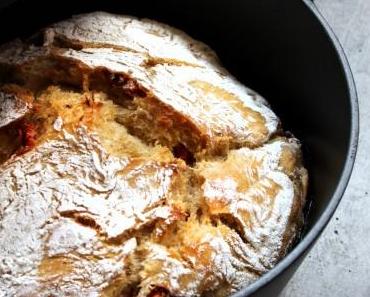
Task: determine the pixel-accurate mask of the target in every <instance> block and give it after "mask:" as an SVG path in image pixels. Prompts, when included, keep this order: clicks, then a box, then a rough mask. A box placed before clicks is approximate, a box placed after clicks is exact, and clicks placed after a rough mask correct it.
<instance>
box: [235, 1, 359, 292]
mask: <svg viewBox="0 0 370 297" xmlns="http://www.w3.org/2000/svg"><path fill="white" fill-rule="evenodd" d="M302 2H303V3H304V5H306V7H307V9H309V11H310V12H311V13H312V14H313V15H314V16H315V17H316V19H317V20H318V21H319V22H320V24H321V26H322V27H323V29H324V31H325V33H326V35H327V37H328V38H329V40H330V41H331V42H332V44H333V46H334V48H335V50H336V53H337V55H338V59H339V62H340V64H341V67H342V70H343V73H344V76H345V79H346V82H347V88H348V90H347V92H348V97H349V98H350V108H351V111H350V112H351V129H350V136H349V146H348V153H347V158H346V162H345V165H344V169H343V171H342V174H341V177H340V179H339V182H338V184H337V187H336V190H335V192H334V194H333V196H332V197H331V199H330V202H329V205H328V206H327V207H326V209H325V210H324V212H323V213H322V214H321V216H320V218H319V219H318V220H317V222H316V223H315V224H314V225H313V227H312V228H311V230H310V231H309V232H307V234H306V235H305V236H304V238H303V239H302V240H301V242H300V243H299V244H298V245H297V246H296V247H295V248H294V249H293V250H292V251H291V252H290V253H289V254H288V255H287V256H286V257H285V258H284V259H283V260H281V261H280V262H279V263H278V264H277V265H276V266H275V267H274V268H273V269H271V270H270V271H269V272H267V273H266V274H265V275H263V276H262V277H261V278H259V279H258V280H257V281H256V282H254V283H253V284H251V285H250V286H248V287H246V288H244V289H242V290H240V291H239V292H238V293H236V294H234V295H232V297H245V296H249V295H251V294H253V293H255V292H256V291H257V290H259V289H260V288H262V287H264V286H266V285H267V284H268V283H270V282H271V281H272V280H273V279H275V278H276V277H277V276H278V275H280V274H281V273H283V272H284V271H285V270H286V269H287V268H288V267H289V266H290V265H292V264H293V263H294V262H295V261H297V260H298V258H299V257H300V256H302V255H303V254H304V252H305V251H307V250H308V249H309V248H310V246H311V245H313V243H314V242H315V241H316V240H317V239H318V237H319V236H320V234H321V232H322V231H323V230H324V228H325V227H326V225H327V224H328V222H329V221H330V219H331V217H332V216H333V214H334V212H335V210H336V209H337V207H338V205H339V202H340V201H341V199H342V197H343V194H344V192H345V190H346V187H347V185H348V182H349V179H350V177H351V173H352V169H353V165H354V162H355V158H356V153H357V146H358V135H359V109H358V98H357V92H356V86H355V82H354V79H353V74H352V71H351V68H350V66H349V63H348V60H347V57H346V55H345V53H344V50H343V48H342V46H341V44H340V42H339V40H338V38H337V36H336V35H335V33H334V32H333V30H332V29H331V27H330V26H329V24H328V22H327V21H326V19H325V18H324V17H323V16H322V14H321V13H320V12H319V10H318V9H317V7H316V5H315V4H314V3H313V2H312V1H311V0H302Z"/></svg>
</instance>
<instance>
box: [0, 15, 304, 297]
mask: <svg viewBox="0 0 370 297" xmlns="http://www.w3.org/2000/svg"><path fill="white" fill-rule="evenodd" d="M40 34H41V37H42V40H43V44H42V45H40V44H33V39H32V38H31V39H30V40H27V41H20V40H16V41H12V42H10V43H8V44H5V45H3V46H2V47H1V48H0V78H1V87H0V164H1V165H0V296H45V297H46V296H103V297H116V296H127V297H128V296H139V297H159V296H184V297H185V296H189V297H190V296H220V297H221V296H228V295H230V294H231V293H233V292H235V291H237V290H238V289H240V288H242V287H244V286H247V285H249V284H251V283H252V282H254V281H255V280H256V279H258V278H259V277H260V276H261V275H263V274H264V273H266V272H267V271H268V270H270V269H271V268H272V267H274V265H275V264H276V263H277V262H278V261H279V260H280V259H282V257H284V256H285V255H286V254H287V252H288V251H289V249H290V247H291V246H292V244H293V242H294V240H295V239H296V238H297V235H298V234H299V232H300V230H301V227H302V224H303V213H302V212H303V207H304V204H305V197H306V190H307V172H306V170H305V168H304V166H303V162H302V156H301V150H300V144H299V141H298V140H297V139H295V138H294V137H292V136H286V135H285V134H284V132H283V131H282V129H281V126H280V122H279V120H278V118H277V116H276V115H275V114H274V113H273V112H272V111H271V109H270V108H269V106H268V104H267V102H266V101H265V100H264V99H263V98H261V97H260V96H259V95H258V94H256V93H255V92H254V91H252V90H250V89H248V88H246V87H245V86H243V85H242V84H241V83H240V82H238V81H237V80H236V79H235V78H234V77H233V76H232V75H230V74H229V73H228V72H227V71H226V70H225V69H224V68H223V67H222V66H221V65H220V63H219V61H218V58H217V56H216V54H215V53H214V52H213V51H212V50H211V49H209V48H208V47H207V46H206V45H204V44H202V43H201V42H199V41H195V40H193V39H192V38H191V37H189V36H188V35H186V34H185V33H183V32H182V31H179V30H177V29H174V28H172V27H169V26H167V25H164V24H161V23H158V22H155V21H152V20H147V19H142V20H139V19H136V18H134V17H130V16H122V15H114V14H109V13H104V12H95V13H89V14H84V15H78V16H74V17H72V18H71V19H68V20H65V21H62V22H59V23H56V24H53V25H51V26H49V27H48V28H45V29H44V30H42V31H41V33H40ZM1 294H3V295H1Z"/></svg>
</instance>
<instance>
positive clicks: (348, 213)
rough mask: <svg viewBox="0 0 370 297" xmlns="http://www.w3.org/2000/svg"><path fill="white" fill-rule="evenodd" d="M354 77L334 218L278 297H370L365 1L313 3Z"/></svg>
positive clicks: (369, 65) (369, 42) (369, 0)
mask: <svg viewBox="0 0 370 297" xmlns="http://www.w3.org/2000/svg"><path fill="white" fill-rule="evenodd" d="M314 2H315V4H316V5H317V6H318V8H319V10H320V11H321V13H322V14H323V15H324V17H325V18H326V19H327V20H328V22H329V24H330V25H331V27H332V28H333V30H334V32H335V33H336V34H337V36H338V38H339V40H340V41H341V43H342V45H343V47H344V50H345V52H346V54H347V56H348V60H349V62H350V64H351V68H352V71H353V74H354V78H355V82H356V85H357V91H358V96H359V105H360V143H359V150H358V153H357V159H356V163H355V167H354V171H353V174H352V177H351V180H350V183H349V186H348V188H347V190H346V193H345V195H344V197H343V200H342V202H341V203H340V205H339V207H338V209H337V211H336V213H335V214H334V217H333V219H332V220H331V222H330V223H329V225H328V227H327V228H326V230H325V231H324V233H323V235H322V236H321V237H320V239H319V240H318V242H317V244H316V245H315V246H314V248H313V249H312V251H311V252H310V254H309V255H308V256H307V257H306V259H305V260H304V262H303V263H302V265H301V266H300V267H299V269H298V271H297V272H296V274H295V275H294V276H293V278H292V279H291V281H290V282H289V283H288V285H287V286H286V288H285V290H284V291H283V293H282V294H281V295H280V296H279V297H297V296H299V297H317V296H328V297H331V296H333V297H334V296H335V297H347V296H348V297H370V0H315V1H314Z"/></svg>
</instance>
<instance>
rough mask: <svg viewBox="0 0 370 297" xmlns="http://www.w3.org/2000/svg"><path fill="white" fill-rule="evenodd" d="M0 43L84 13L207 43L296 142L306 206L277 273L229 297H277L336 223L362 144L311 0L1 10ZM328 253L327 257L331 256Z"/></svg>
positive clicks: (15, 4) (337, 55) (17, 4)
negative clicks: (140, 22)
mask: <svg viewBox="0 0 370 297" xmlns="http://www.w3.org/2000/svg"><path fill="white" fill-rule="evenodd" d="M0 7H1V8H0V25H1V28H2V29H1V33H0V41H1V42H4V41H7V40H10V39H12V38H14V37H22V36H27V35H30V34H31V33H32V32H34V31H35V30H37V29H39V28H40V27H42V26H44V25H46V24H48V23H51V22H55V21H58V20H60V19H63V18H66V17H69V16H71V15H72V14H77V13H81V12H88V11H94V10H105V11H110V12H114V13H123V14H130V15H135V16H139V17H148V18H152V19H156V20H159V21H163V22H165V23H168V24H170V25H173V26H175V27H178V28H180V29H183V30H184V31H186V32H187V33H189V34H190V35H191V36H193V37H195V38H197V39H200V40H202V41H204V42H206V43H208V44H209V45H210V46H211V47H212V48H213V49H215V50H216V52H217V53H218V55H219V56H220V59H221V61H222V62H223V64H224V65H225V66H226V68H227V69H229V70H230V71H231V73H232V74H234V75H235V76H236V77H237V78H238V79H239V80H240V81H242V82H243V83H245V84H246V85H247V86H249V87H251V88H252V89H254V90H256V91H257V92H259V93H261V94H262V95H263V96H264V97H265V98H267V100H268V101H269V102H270V103H271V105H272V107H273V110H274V111H275V112H276V113H277V114H278V115H279V116H280V118H281V119H282V122H283V124H284V128H285V129H286V130H289V131H291V132H292V133H293V134H294V135H295V136H297V137H298V138H299V139H300V140H302V142H303V145H304V154H305V159H306V160H305V162H306V166H307V167H308V170H309V175H310V185H309V200H310V201H312V207H311V209H310V212H309V215H308V218H307V223H306V231H305V234H304V235H303V236H302V238H301V240H300V242H299V243H297V245H296V246H295V248H294V249H293V250H292V251H291V252H290V253H289V255H288V256H287V257H286V258H284V259H283V260H282V261H281V262H280V263H279V264H278V265H277V266H276V267H275V268H274V269H272V270H271V271H270V272H268V273H267V274H265V275H264V276H263V277H261V278H260V279H259V280H258V281H256V282H255V283H254V284H253V285H251V286H249V287H247V288H245V289H243V290H241V291H240V292H239V293H237V294H235V296H264V297H268V296H277V295H278V294H279V292H280V291H281V289H282V288H283V287H284V285H285V284H286V282H287V280H288V279H289V278H290V276H291V275H292V274H293V272H294V271H295V270H296V268H297V267H298V265H299V263H300V262H301V261H302V259H303V258H304V256H305V254H307V252H308V250H309V249H310V247H311V246H312V244H313V243H314V242H315V240H316V239H317V238H318V237H319V236H320V233H321V232H322V230H323V229H324V227H325V226H326V224H327V223H328V221H329V220H330V218H331V217H332V215H333V213H334V211H335V209H336V207H337V205H338V203H339V201H340V199H341V197H342V195H343V192H344V190H345V188H346V185H347V183H348V180H349V177H350V174H351V171H352V166H353V163H354V159H355V154H356V148H357V140H358V129H359V128H358V104H357V97H356V90H355V86H354V82H353V78H352V75H351V71H350V68H349V65H348V62H347V60H346V57H345V55H344V53H343V50H342V48H341V46H340V44H339V42H338V41H337V39H336V37H335V36H334V34H333V32H332V31H331V29H330V28H329V25H328V24H327V23H326V21H325V20H324V18H323V17H322V16H321V15H320V13H319V12H318V10H317V8H316V7H315V5H314V4H313V3H312V2H311V1H308V0H228V1H226V0H223V1H222V0H186V1H181V0H177V1H174V0H158V1H156V0H151V1H143V0H131V1H127V0H120V1H117V0H115V1H114V0H105V1H94V0H90V1H86V0H85V1H83V0H74V1H67V0H64V1H58V0H54V1H30V0H27V1H26V0H22V1H11V0H5V1H0ZM328 252H330V251H328Z"/></svg>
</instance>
